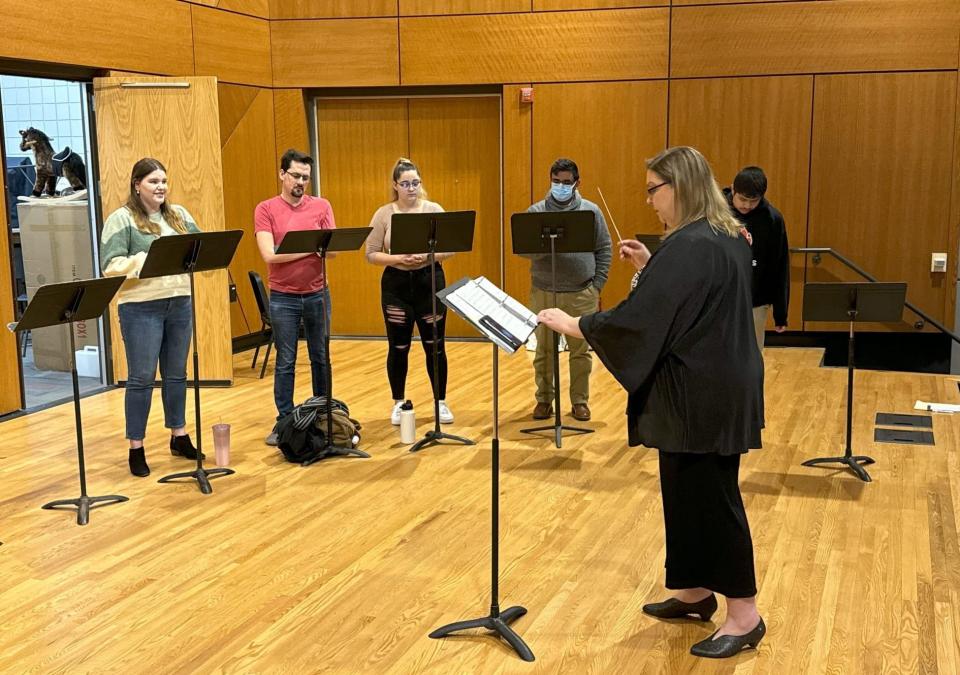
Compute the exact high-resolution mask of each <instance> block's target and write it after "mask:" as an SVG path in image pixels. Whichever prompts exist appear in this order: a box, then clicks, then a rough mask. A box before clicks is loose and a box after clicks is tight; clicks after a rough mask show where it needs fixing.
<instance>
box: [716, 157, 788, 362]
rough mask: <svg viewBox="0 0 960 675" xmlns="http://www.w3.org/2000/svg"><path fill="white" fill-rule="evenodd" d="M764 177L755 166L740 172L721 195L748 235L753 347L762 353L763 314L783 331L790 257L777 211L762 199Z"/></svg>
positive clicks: (764, 189)
mask: <svg viewBox="0 0 960 675" xmlns="http://www.w3.org/2000/svg"><path fill="white" fill-rule="evenodd" d="M766 191H767V177H766V175H765V174H764V173H763V169H761V168H760V167H758V166H748V167H744V168H743V169H741V171H740V173H738V174H737V177H736V178H734V179H733V187H732V188H725V189H724V190H723V194H724V195H725V196H726V198H727V203H728V204H730V209H731V210H732V211H733V215H734V216H736V217H737V219H738V220H739V221H740V222H741V223H743V225H744V227H746V229H747V232H748V233H749V234H750V236H749V237H748V239H750V240H751V249H752V251H753V289H752V290H753V323H754V328H755V330H756V336H757V347H759V348H760V351H763V333H764V327H765V326H766V324H767V315H768V314H769V312H770V310H771V308H772V309H773V323H774V326H775V327H776V331H777V332H778V333H782V332H783V331H784V330H786V328H787V306H788V305H789V303H790V255H789V247H788V245H787V228H786V225H785V224H784V222H783V216H782V215H781V214H780V212H779V211H778V210H777V209H776V208H775V207H774V206H773V204H771V203H770V202H768V201H767V200H766V199H765V198H764V194H765V193H766Z"/></svg>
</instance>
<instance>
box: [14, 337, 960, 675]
mask: <svg viewBox="0 0 960 675" xmlns="http://www.w3.org/2000/svg"><path fill="white" fill-rule="evenodd" d="M414 349H415V352H416V351H418V348H417V347H416V346H415V347H414ZM385 353H386V344H385V343H383V342H361V341H337V342H335V343H334V345H333V359H334V372H335V377H336V384H335V386H336V388H337V395H338V396H340V397H342V398H345V399H347V400H348V402H349V403H350V404H351V406H352V412H353V414H354V416H356V417H358V418H359V419H360V420H361V421H362V422H363V425H364V429H363V431H364V443H363V446H364V447H365V448H366V449H367V450H368V451H369V452H370V453H371V454H372V455H373V457H372V458H371V459H368V460H358V459H336V460H329V461H325V462H322V463H320V464H317V465H314V466H312V467H308V468H301V467H299V466H294V465H290V464H284V463H283V462H282V461H281V459H280V456H279V454H278V453H277V452H275V451H274V450H273V449H271V448H268V447H266V446H265V445H264V444H263V437H264V436H265V435H266V433H267V432H268V431H269V430H270V426H271V424H272V417H273V410H274V409H273V400H272V381H271V379H270V376H269V375H268V377H267V379H265V380H258V379H256V373H257V372H258V371H252V370H250V368H249V358H250V355H249V354H244V355H241V356H238V357H237V360H236V361H235V370H236V383H237V384H236V386H235V387H233V388H232V389H228V390H213V389H206V390H203V392H202V396H203V405H204V426H206V427H207V428H208V429H209V425H211V424H214V423H216V422H219V421H223V422H229V423H230V424H232V427H233V460H234V461H233V466H234V468H236V469H237V475H235V476H231V477H226V478H220V479H217V480H216V481H215V483H214V493H213V494H212V495H210V496H204V495H202V494H200V492H199V491H198V490H197V489H196V488H195V487H193V486H191V485H181V486H170V485H158V484H157V483H156V480H155V479H156V478H158V477H160V476H162V475H165V474H167V473H169V472H172V471H176V470H182V469H188V468H189V466H190V465H189V463H187V462H185V461H183V460H178V459H174V458H172V457H171V456H170V454H169V453H168V452H167V451H166V450H165V449H164V444H165V441H166V439H165V436H164V433H163V429H162V428H161V427H162V416H161V415H160V409H159V408H160V405H159V396H157V397H155V399H154V401H155V402H154V413H153V416H152V419H151V425H150V429H149V435H148V445H147V447H148V459H149V461H150V464H151V467H152V468H153V475H152V476H151V477H150V478H149V479H137V478H134V477H132V476H130V475H129V473H128V472H127V468H126V450H125V444H124V441H123V392H122V391H119V390H117V391H111V392H108V393H106V394H102V395H98V396H94V397H92V398H88V399H84V400H83V414H84V430H85V440H86V447H87V477H88V483H89V492H90V494H94V495H96V494H106V493H114V492H119V493H121V494H124V495H127V496H129V497H130V501H129V502H128V503H125V504H120V505H114V506H110V507H107V508H104V509H100V510H95V511H94V512H93V513H92V516H91V523H90V525H88V526H87V527H78V526H77V525H76V524H75V520H74V517H73V515H72V514H71V513H67V512H59V513H58V512H50V511H42V510H41V509H40V508H39V507H40V505H41V504H43V503H44V502H46V501H48V500H52V499H57V498H63V497H74V496H76V495H77V494H78V487H77V482H76V463H75V443H74V431H73V411H72V407H70V406H60V407H58V408H55V409H51V410H48V411H44V412H41V413H37V414H35V415H30V416H27V417H23V418H19V419H14V420H10V421H7V422H4V423H2V424H0V438H2V440H0V541H3V545H2V546H0V579H2V582H0V672H3V673H88V672H91V673H92V672H96V673H105V672H117V673H153V674H155V673H192V672H197V673H207V672H229V673H263V672H283V673H317V672H337V673H361V672H372V673H382V672H391V673H408V672H432V673H557V672H563V673H631V674H632V673H662V672H668V673H685V672H697V673H712V672H721V673H730V672H737V673H777V674H778V675H787V674H793V673H827V672H830V673H881V672H887V673H920V672H922V673H957V672H960V597H958V596H960V549H958V529H957V514H958V513H960V460H958V453H957V449H956V448H957V438H958V433H960V418H958V417H956V416H954V417H951V416H946V415H940V416H936V417H935V419H934V433H935V435H936V445H935V446H932V447H931V446H907V445H887V444H874V443H873V440H872V438H873V427H874V414H875V413H876V412H877V411H884V412H907V411H909V409H910V408H912V406H913V402H914V400H915V399H918V398H921V399H925V400H936V401H945V402H957V401H958V400H960V395H958V389H957V384H956V381H955V380H951V379H950V378H947V377H941V376H928V375H908V374H903V373H880V372H858V373H857V384H856V391H857V398H856V406H855V425H854V443H855V445H854V447H855V450H857V451H859V452H863V453H865V454H870V455H872V456H873V457H874V458H875V459H876V460H877V464H876V465H874V466H873V467H871V469H870V470H871V473H872V475H873V478H874V482H873V483H870V484H863V483H861V482H860V481H858V480H856V479H855V478H853V477H852V476H851V475H849V474H846V473H842V472H835V471H832V470H825V469H811V468H806V467H802V466H800V462H801V461H802V460H803V459H806V458H809V457H813V456H818V455H825V454H834V453H837V452H840V451H841V449H842V436H843V431H844V415H845V410H844V404H843V402H844V400H845V399H844V387H845V382H846V371H844V370H841V369H823V368H820V367H819V361H820V357H821V354H820V352H819V351H816V350H803V349H789V350H787V349H769V350H767V352H766V369H767V370H766V372H767V381H766V386H767V390H766V402H767V411H768V416H767V422H768V428H767V430H766V432H765V434H764V444H765V448H764V449H763V450H762V451H758V452H755V453H752V454H750V455H749V456H748V457H747V458H746V459H745V460H744V464H743V471H742V474H741V478H742V488H743V493H744V498H745V502H746V505H747V513H748V515H749V518H750V524H751V528H752V531H753V536H754V541H755V545H756V562H757V574H758V582H759V584H760V595H759V606H760V610H761V613H762V614H763V616H764V618H765V619H766V622H767V626H768V630H769V632H768V635H767V637H766V639H765V640H764V642H763V643H762V644H761V646H760V649H759V650H758V651H751V652H744V653H743V654H741V655H740V656H738V657H736V658H734V659H730V660H728V661H724V662H712V661H711V662H707V661H702V660H698V659H695V658H694V657H692V656H690V655H689V654H688V652H687V650H688V648H689V646H690V644H691V643H693V642H695V641H697V640H699V639H701V638H703V637H706V636H707V635H709V634H710V633H711V632H712V630H714V627H713V625H711V624H706V625H704V624H699V623H664V622H660V621H657V620H654V619H652V618H651V617H648V616H646V615H644V614H642V613H641V611H640V606H641V605H642V604H643V603H644V602H647V601H650V600H656V599H660V598H662V597H664V590H663V587H662V582H663V556H664V545H663V524H662V513H661V508H660V498H659V492H658V478H657V459H656V454H655V452H653V451H650V450H645V449H629V448H627V447H626V443H625V441H624V438H625V430H624V424H623V415H622V410H623V408H624V402H625V396H624V394H623V392H622V391H621V390H620V389H619V387H618V386H617V385H616V383H615V382H614V381H613V379H612V378H611V377H610V376H609V374H607V373H606V371H604V369H603V368H602V367H601V366H599V365H597V366H596V367H595V371H594V375H593V379H592V391H593V398H592V400H591V407H592V408H593V411H594V420H595V421H594V423H593V424H592V425H591V426H592V427H593V428H595V429H596V433H594V434H590V435H587V436H581V437H571V438H568V439H565V441H564V444H563V449H561V450H558V449H556V448H554V447H553V445H552V443H551V442H550V440H548V439H535V438H531V437H529V436H526V435H523V434H520V433H519V429H520V428H522V427H523V426H527V425H529V421H528V418H527V415H528V414H529V411H530V410H531V409H532V406H533V403H534V401H533V384H532V379H533V378H532V368H531V366H530V360H531V359H530V355H529V354H527V353H521V354H518V355H516V356H513V357H502V358H501V359H500V364H501V392H502V395H501V400H500V411H501V426H500V432H501V438H502V439H503V440H502V443H501V451H502V456H503V460H502V465H503V467H502V468H503V473H502V483H501V490H502V509H503V514H504V515H503V523H502V528H501V535H502V536H501V541H502V546H501V575H500V579H501V586H500V590H501V598H500V600H501V605H502V606H503V607H504V608H506V607H507V606H510V605H513V604H522V605H524V606H525V607H526V608H527V609H528V614H527V615H526V616H525V617H523V618H521V619H520V620H519V621H517V622H516V624H515V627H516V629H517V630H518V632H519V633H520V634H521V635H522V636H523V637H524V639H525V640H526V641H527V642H528V644H529V645H530V647H531V648H532V649H533V651H534V653H535V654H536V656H537V661H536V662H535V663H534V664H526V663H524V662H522V661H520V660H519V659H518V658H517V657H516V656H515V655H514V654H513V653H512V652H511V651H510V650H509V649H508V648H507V647H506V646H505V645H504V644H502V643H500V642H498V641H496V640H494V639H493V638H491V637H488V636H486V635H484V634H477V635H471V636H466V637H460V638H454V639H447V640H441V641H437V640H431V639H429V638H428V637H427V634H428V633H429V632H430V631H431V630H432V629H434V628H436V627H438V626H440V625H442V624H444V623H447V622H449V621H454V620H458V619H464V618H473V617H477V616H482V615H485V614H486V613H487V611H488V610H489V604H490V596H489V586H490V559H489V554H490V529H489V522H490V521H489V518H490V483H489V479H490V472H489V467H490V444H489V439H490V430H491V426H490V417H491V412H490V411H491V393H490V360H491V356H490V347H489V346H484V345H480V344H475V343H474V344H464V343H460V344H452V345H450V346H449V353H450V360H451V368H450V370H451V372H452V373H453V375H452V377H451V391H450V392H449V396H448V400H449V402H450V405H451V407H452V409H453V411H454V413H455V414H456V422H457V423H456V424H455V425H453V426H452V427H451V428H450V430H451V431H453V432H456V433H460V434H464V435H466V436H469V437H472V438H475V439H477V440H478V441H479V444H478V445H477V446H475V447H463V446H446V447H442V448H436V447H435V448H431V449H429V450H426V451H424V452H422V453H420V454H416V455H413V454H410V453H408V452H407V451H406V448H405V447H404V446H402V445H400V444H399V440H398V435H397V433H396V428H395V427H392V426H391V425H390V424H389V421H388V420H387V413H388V411H389V407H390V399H389V389H388V387H387V382H386V374H385V372H384V365H383V364H384V359H385ZM305 356H306V355H305V353H304V352H303V350H301V362H303V361H305ZM269 372H272V369H271V371H269ZM308 379H309V375H308V370H307V369H306V368H305V367H303V366H302V365H301V367H300V369H299V371H298V387H297V398H298V399H300V398H303V397H305V396H306V395H307V393H308V388H309V384H308ZM564 381H566V379H565V375H564ZM408 394H411V395H412V396H413V398H414V400H415V403H416V407H417V413H418V415H417V417H418V422H419V426H420V432H421V433H422V432H423V431H425V430H426V429H427V428H428V427H429V426H430V425H431V424H432V419H431V417H430V416H429V415H428V414H427V413H428V410H429V409H430V408H429V405H428V399H429V397H428V384H427V380H426V377H425V375H424V368H423V363H422V359H421V358H420V356H419V354H417V353H415V354H414V356H413V358H411V381H410V388H409V391H408ZM717 405H720V406H722V405H723V401H717ZM564 408H565V409H567V408H568V403H567V402H565V403H564ZM188 420H191V421H190V424H189V426H190V427H191V428H192V426H193V423H192V405H188ZM568 420H569V418H568ZM205 441H207V445H208V446H211V445H212V442H210V441H209V431H208V432H207V436H206V437H205ZM207 451H208V454H212V448H211V447H208V448H207ZM705 555H710V552H709V551H708V552H705ZM721 614H722V611H721ZM716 618H720V614H718V616H717V617H716Z"/></svg>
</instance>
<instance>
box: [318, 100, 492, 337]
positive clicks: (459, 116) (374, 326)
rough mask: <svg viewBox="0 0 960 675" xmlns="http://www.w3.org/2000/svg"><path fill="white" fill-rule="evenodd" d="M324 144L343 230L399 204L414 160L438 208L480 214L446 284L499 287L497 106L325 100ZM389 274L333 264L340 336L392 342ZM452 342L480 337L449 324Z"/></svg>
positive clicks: (326, 181)
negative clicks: (398, 189) (385, 279)
mask: <svg viewBox="0 0 960 675" xmlns="http://www.w3.org/2000/svg"><path fill="white" fill-rule="evenodd" d="M317 142H318V157H319V167H318V168H319V171H318V173H319V176H320V179H319V180H320V193H321V195H322V196H324V197H325V198H327V199H329V200H330V202H331V204H332V205H333V211H334V214H335V217H336V221H337V227H364V226H366V225H368V224H369V223H370V218H371V216H372V215H373V213H374V211H376V210H377V209H378V208H379V207H380V206H382V205H383V204H385V203H387V202H389V201H391V200H392V195H391V193H390V187H391V176H390V172H391V169H392V168H393V165H394V163H395V162H396V161H397V158H399V157H410V159H412V160H413V161H414V163H416V164H417V165H418V166H419V167H420V171H421V175H422V178H423V184H424V188H425V189H426V190H427V192H428V196H429V199H430V200H431V201H435V202H438V203H439V204H440V205H441V206H443V208H444V209H446V210H447V211H456V210H475V211H476V212H477V225H476V228H475V230H474V250H473V251H471V252H470V253H460V254H457V255H456V256H454V257H453V258H452V259H451V260H450V261H449V262H446V263H444V271H445V275H446V277H447V281H448V282H452V281H454V280H456V279H459V278H460V277H462V276H464V275H470V276H477V275H481V274H482V275H486V276H487V277H488V278H489V279H491V280H492V281H494V282H495V283H497V284H499V283H500V262H501V261H500V257H501V256H500V251H501V245H500V99H499V97H494V96H490V97H453V98H423V99H406V98H398V99H328V100H320V101H319V102H318V103H317ZM382 273H383V268H381V267H377V266H374V265H371V264H369V263H368V262H367V261H366V257H365V255H364V254H363V252H362V251H361V252H359V253H346V254H341V255H339V256H337V258H336V259H334V260H332V261H331V262H330V290H331V294H332V305H333V322H332V323H333V334H334V335H368V336H382V335H384V334H385V331H384V326H383V315H382V312H381V309H380V277H381V275H382ZM447 335H449V336H451V337H454V336H473V335H476V332H475V331H474V330H473V329H472V328H470V327H469V326H467V325H466V324H465V323H464V322H463V321H461V320H460V319H459V318H456V317H452V316H451V318H450V319H449V320H448V323H447Z"/></svg>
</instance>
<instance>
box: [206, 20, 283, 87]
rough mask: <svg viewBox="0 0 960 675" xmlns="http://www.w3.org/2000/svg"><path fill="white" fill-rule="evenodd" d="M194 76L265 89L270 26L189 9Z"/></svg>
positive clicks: (269, 74) (269, 76)
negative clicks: (252, 85) (190, 14)
mask: <svg viewBox="0 0 960 675" xmlns="http://www.w3.org/2000/svg"><path fill="white" fill-rule="evenodd" d="M192 11H193V39H194V52H195V59H196V74H197V75H215V76H216V77H217V79H219V80H220V81H221V82H233V83H237V84H255V85H260V86H264V87H269V86H270V85H271V84H272V82H273V73H272V71H271V68H270V22H269V21H267V20H265V19H258V18H255V17H252V16H244V15H242V14H233V13H231V12H223V11H220V10H218V9H210V8H208V7H200V6H197V7H194V8H193V10H192Z"/></svg>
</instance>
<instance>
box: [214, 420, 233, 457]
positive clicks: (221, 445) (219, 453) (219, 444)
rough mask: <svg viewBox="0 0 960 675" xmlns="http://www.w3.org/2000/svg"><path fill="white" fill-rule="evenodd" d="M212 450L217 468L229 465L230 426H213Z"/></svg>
mask: <svg viewBox="0 0 960 675" xmlns="http://www.w3.org/2000/svg"><path fill="white" fill-rule="evenodd" d="M213 450H214V454H215V455H216V462H217V466H227V465H228V464H230V425H229V424H214V425H213Z"/></svg>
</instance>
